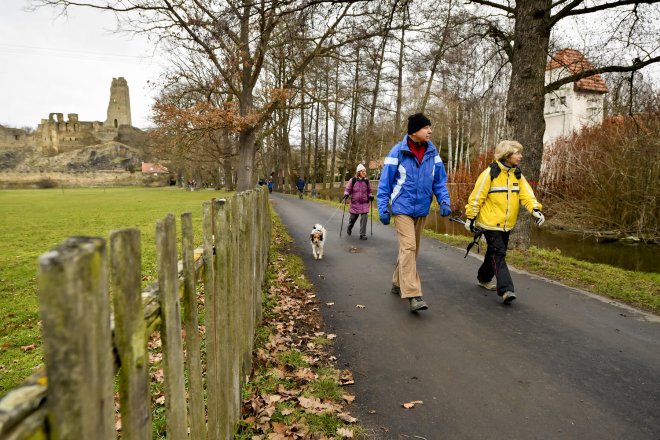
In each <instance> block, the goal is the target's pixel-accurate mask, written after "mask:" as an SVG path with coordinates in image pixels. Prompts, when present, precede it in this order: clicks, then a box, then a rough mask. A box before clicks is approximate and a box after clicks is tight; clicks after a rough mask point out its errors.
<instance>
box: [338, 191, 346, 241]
mask: <svg viewBox="0 0 660 440" xmlns="http://www.w3.org/2000/svg"><path fill="white" fill-rule="evenodd" d="M344 215H346V199H344V212H343V213H342V215H341V226H340V227H339V238H341V231H342V229H344Z"/></svg>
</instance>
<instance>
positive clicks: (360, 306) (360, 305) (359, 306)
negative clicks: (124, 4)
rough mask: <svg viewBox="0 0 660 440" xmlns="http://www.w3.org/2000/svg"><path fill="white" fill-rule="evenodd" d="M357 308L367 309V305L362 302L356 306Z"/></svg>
mask: <svg viewBox="0 0 660 440" xmlns="http://www.w3.org/2000/svg"><path fill="white" fill-rule="evenodd" d="M355 308H356V309H366V308H367V306H363V305H362V304H358V305H356V306H355Z"/></svg>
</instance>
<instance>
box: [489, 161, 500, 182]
mask: <svg viewBox="0 0 660 440" xmlns="http://www.w3.org/2000/svg"><path fill="white" fill-rule="evenodd" d="M501 172H502V170H501V169H500V166H499V165H497V162H493V163H491V164H490V180H493V179H495V178H496V177H497V176H499V175H500V173H501Z"/></svg>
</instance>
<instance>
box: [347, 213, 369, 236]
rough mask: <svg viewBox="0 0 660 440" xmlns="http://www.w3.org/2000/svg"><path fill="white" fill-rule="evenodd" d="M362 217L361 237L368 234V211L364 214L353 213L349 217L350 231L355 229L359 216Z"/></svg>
mask: <svg viewBox="0 0 660 440" xmlns="http://www.w3.org/2000/svg"><path fill="white" fill-rule="evenodd" d="M359 216H361V217H360V237H366V236H367V219H368V218H369V214H368V213H364V214H351V216H350V218H349V219H348V232H349V233H350V232H351V231H352V230H353V225H355V222H356V221H357V218H358V217H359Z"/></svg>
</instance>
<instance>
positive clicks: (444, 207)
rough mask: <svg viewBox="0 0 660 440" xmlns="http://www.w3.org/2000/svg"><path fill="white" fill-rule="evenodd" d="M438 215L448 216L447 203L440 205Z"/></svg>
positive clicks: (449, 209) (449, 212)
mask: <svg viewBox="0 0 660 440" xmlns="http://www.w3.org/2000/svg"><path fill="white" fill-rule="evenodd" d="M440 215H441V216H443V217H449V216H450V215H451V208H450V207H449V206H448V205H444V204H443V205H440Z"/></svg>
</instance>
